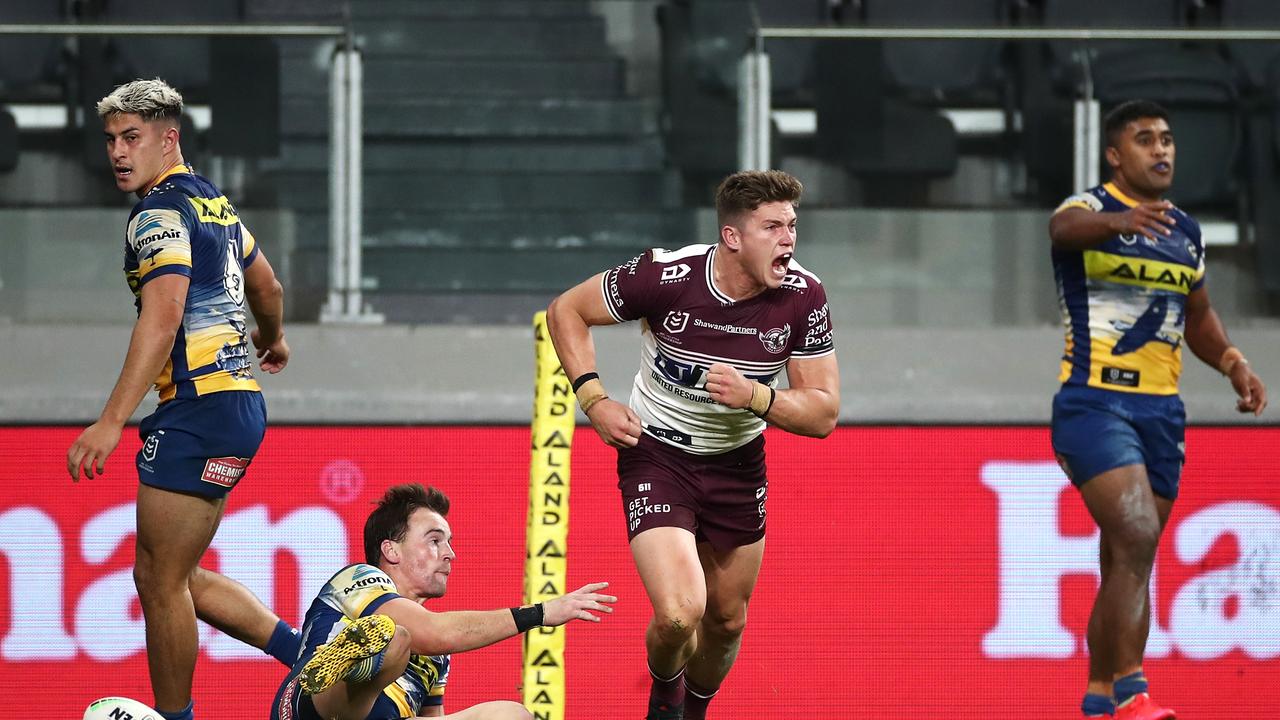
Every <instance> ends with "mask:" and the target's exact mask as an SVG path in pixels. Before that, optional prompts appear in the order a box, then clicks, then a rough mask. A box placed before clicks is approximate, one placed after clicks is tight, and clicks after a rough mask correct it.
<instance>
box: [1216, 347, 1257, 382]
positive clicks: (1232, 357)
mask: <svg viewBox="0 0 1280 720" xmlns="http://www.w3.org/2000/svg"><path fill="white" fill-rule="evenodd" d="M1240 363H1244V364H1245V365H1248V364H1249V360H1248V358H1246V357H1245V356H1244V353H1242V352H1240V348H1238V347H1236V346H1235V345H1232V346H1231V347H1229V348H1227V349H1226V350H1224V351H1223V352H1222V357H1221V358H1219V359H1218V372H1220V373H1222V374H1223V375H1230V374H1231V371H1232V370H1234V369H1235V367H1236V365H1239V364H1240Z"/></svg>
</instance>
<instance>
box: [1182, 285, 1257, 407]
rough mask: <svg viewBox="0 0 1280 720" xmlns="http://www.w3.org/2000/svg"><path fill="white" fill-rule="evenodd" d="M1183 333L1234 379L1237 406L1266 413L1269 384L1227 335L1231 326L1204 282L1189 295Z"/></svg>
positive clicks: (1208, 360) (1206, 358) (1204, 357)
mask: <svg viewBox="0 0 1280 720" xmlns="http://www.w3.org/2000/svg"><path fill="white" fill-rule="evenodd" d="M1183 337H1185V338H1186V340H1187V347H1189V348H1191V352H1193V353H1195V355H1196V357H1198V358H1200V359H1201V360H1202V361H1203V362H1204V363H1205V364H1206V365H1208V366H1209V367H1212V368H1215V369H1217V370H1218V372H1220V373H1222V374H1223V375H1226V376H1227V378H1228V379H1230V380H1231V387H1232V389H1234V390H1235V391H1236V395H1237V397H1238V399H1237V400H1236V409H1237V410H1239V411H1240V412H1242V413H1247V412H1251V413H1253V414H1254V416H1258V415H1261V414H1262V411H1263V409H1264V408H1266V407H1267V387H1266V385H1264V384H1263V382H1262V379H1261V378H1259V377H1258V376H1257V375H1256V374H1255V373H1254V372H1253V368H1252V367H1251V366H1250V365H1249V361H1248V360H1246V359H1245V357H1244V354H1243V353H1242V352H1240V350H1239V349H1237V348H1236V347H1235V346H1234V345H1232V344H1231V341H1230V340H1229V339H1227V330H1226V328H1225V327H1223V325H1222V320H1221V319H1219V318H1218V313H1217V312H1216V311H1215V310H1214V309H1213V304H1212V303H1211V302H1209V291H1208V290H1207V289H1206V288H1205V286H1204V285H1201V286H1200V287H1198V288H1196V289H1195V290H1192V291H1191V294H1189V295H1188V296H1187V307H1186V329H1185V330H1184V333H1183Z"/></svg>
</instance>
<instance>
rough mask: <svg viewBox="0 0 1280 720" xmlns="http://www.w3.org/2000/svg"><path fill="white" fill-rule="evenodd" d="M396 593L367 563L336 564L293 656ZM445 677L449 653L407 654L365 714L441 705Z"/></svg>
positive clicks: (409, 713)
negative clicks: (400, 671)
mask: <svg viewBox="0 0 1280 720" xmlns="http://www.w3.org/2000/svg"><path fill="white" fill-rule="evenodd" d="M398 597H404V596H403V595H400V594H399V593H398V592H396V586H395V583H393V582H392V581H391V578H390V577H388V576H387V574H386V573H384V572H382V571H381V570H379V569H378V568H376V567H374V566H372V565H366V564H364V563H358V564H356V565H349V566H347V567H345V568H343V569H341V570H339V571H338V573H337V574H336V575H334V576H333V577H331V578H329V582H327V583H325V585H324V588H322V589H321V590H320V594H319V595H318V596H316V599H315V601H314V602H312V603H311V607H310V608H309V609H308V610H307V616H306V618H305V620H304V621H303V625H302V654H301V655H300V656H299V660H298V662H299V663H306V661H307V660H309V659H310V658H311V656H312V655H313V654H315V651H316V648H318V647H320V646H321V645H323V644H325V643H327V642H329V641H331V640H333V638H334V637H335V636H336V635H337V634H338V633H339V632H340V631H341V630H342V628H344V627H346V626H347V625H349V624H350V623H351V621H352V620H355V619H356V618H361V617H364V616H366V615H373V614H374V613H376V612H377V611H378V608H380V607H382V605H383V604H384V603H386V602H387V601H389V600H393V599H395V598H398ZM294 667H295V668H296V667H299V665H294ZM448 680H449V656H448V655H410V656H409V666H408V667H407V668H405V671H404V674H403V675H401V676H400V677H399V678H398V679H396V681H395V682H393V683H391V684H390V685H388V686H387V687H386V689H384V690H383V691H382V695H381V696H380V697H379V698H378V700H377V702H376V703H375V704H374V712H372V713H370V717H400V718H411V717H416V716H417V715H419V714H420V711H421V709H422V708H424V707H427V706H430V705H443V704H444V689H445V684H446V683H447V682H448Z"/></svg>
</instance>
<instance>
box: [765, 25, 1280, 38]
mask: <svg viewBox="0 0 1280 720" xmlns="http://www.w3.org/2000/svg"><path fill="white" fill-rule="evenodd" d="M753 35H754V36H756V37H760V38H764V39H784V38H792V39H806V38H807V39H815V40H830V39H841V38H844V39H850V40H859V39H860V40H1206V41H1214V40H1245V41H1267V40H1280V29H1271V30H1237V29H1220V30H1191V29H1177V28H1170V29H1167V30H1129V29H1124V28H938V27H931V28H912V27H841V28H832V27H762V28H759V29H757V30H755V32H754V33H753Z"/></svg>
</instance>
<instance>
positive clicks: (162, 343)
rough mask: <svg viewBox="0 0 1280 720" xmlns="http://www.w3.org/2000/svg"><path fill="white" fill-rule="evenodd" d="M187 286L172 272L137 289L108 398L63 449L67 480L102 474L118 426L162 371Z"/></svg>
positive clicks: (179, 320)
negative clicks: (136, 305)
mask: <svg viewBox="0 0 1280 720" xmlns="http://www.w3.org/2000/svg"><path fill="white" fill-rule="evenodd" d="M190 284H191V279H190V278H189V277H187V276H186V275H182V274H178V273H172V274H168V275H162V276H160V277H157V278H154V279H152V280H151V281H149V282H148V283H147V284H145V285H143V286H142V290H141V293H142V295H141V298H142V306H141V308H140V309H139V311H138V321H137V322H136V323H134V326H133V335H132V337H131V338H130V339H129V351H128V353H127V354H126V355H125V358H124V367H122V368H121V370H120V377H119V378H118V379H117V380H116V384H115V387H114V388H113V389H112V390H111V397H110V398H108V400H107V404H106V407H104V408H103V409H102V414H101V415H99V416H98V421H97V422H95V423H94V424H92V425H90V426H89V427H87V428H85V430H84V432H82V433H80V437H78V438H76V441H75V442H74V443H72V444H71V447H70V449H68V450H67V473H68V474H70V475H71V479H72V480H75V481H79V479H80V470H81V467H82V466H83V469H84V476H85V478H87V479H92V478H93V474H94V469H95V468H96V469H97V472H98V474H99V475H101V474H102V471H103V467H104V465H105V463H106V461H107V457H108V456H110V455H111V452H112V451H113V450H115V449H116V445H118V444H120V434H121V432H122V431H123V430H124V424H125V423H126V422H128V420H129V416H130V415H132V414H133V411H134V410H137V409H138V405H139V403H141V402H142V399H143V398H144V397H146V395H147V392H149V391H150V390H151V386H152V385H153V384H155V381H156V378H157V377H159V376H160V373H161V372H162V371H163V370H164V364H165V362H166V361H167V360H168V357H169V352H170V351H171V350H172V349H173V341H174V338H175V337H176V336H177V334H178V326H179V325H181V324H182V315H183V313H184V311H185V308H186V304H187V288H188V287H189V286H190Z"/></svg>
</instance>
